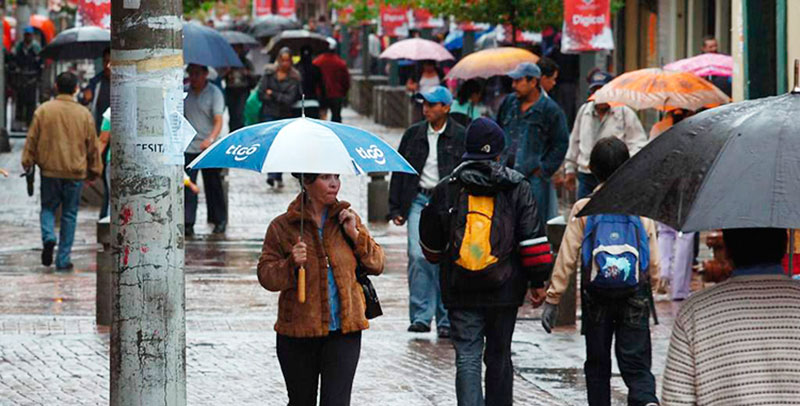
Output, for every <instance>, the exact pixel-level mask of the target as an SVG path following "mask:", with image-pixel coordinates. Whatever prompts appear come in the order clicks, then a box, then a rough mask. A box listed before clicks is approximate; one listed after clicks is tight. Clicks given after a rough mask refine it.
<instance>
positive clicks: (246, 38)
mask: <svg viewBox="0 0 800 406" xmlns="http://www.w3.org/2000/svg"><path fill="white" fill-rule="evenodd" d="M219 33H220V35H222V37H223V38H225V40H226V41H228V43H229V44H231V45H242V46H244V47H245V48H257V47H258V46H260V45H261V44H259V42H258V41H257V40H256V39H255V38H253V37H252V36H250V35H248V34H245V33H243V32H241V31H220V32H219Z"/></svg>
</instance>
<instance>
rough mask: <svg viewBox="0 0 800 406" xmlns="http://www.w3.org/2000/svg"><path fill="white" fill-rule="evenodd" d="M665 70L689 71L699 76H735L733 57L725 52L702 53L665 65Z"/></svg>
mask: <svg viewBox="0 0 800 406" xmlns="http://www.w3.org/2000/svg"><path fill="white" fill-rule="evenodd" d="M664 70H670V71H674V72H689V73H693V74H695V75H697V76H701V77H706V76H733V57H732V56H730V55H725V54H700V55H697V56H693V57H691V58H686V59H681V60H679V61H675V62H672V63H670V64H667V65H666V66H664Z"/></svg>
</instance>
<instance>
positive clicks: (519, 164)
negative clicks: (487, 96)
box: [497, 93, 569, 179]
mask: <svg viewBox="0 0 800 406" xmlns="http://www.w3.org/2000/svg"><path fill="white" fill-rule="evenodd" d="M519 106H520V101H519V99H517V96H516V95H515V94H513V93H512V94H510V95H508V96H506V98H505V100H503V103H502V104H501V105H500V111H499V112H498V113H497V124H499V125H500V127H502V128H503V130H505V134H506V150H505V151H504V152H503V156H502V162H504V163H506V164H509V163H510V162H513V168H514V169H516V170H517V171H519V172H521V173H522V174H524V175H525V176H526V177H528V176H530V175H531V173H533V171H535V170H536V169H539V168H541V169H542V175H541V176H542V177H543V178H545V179H549V178H550V177H551V176H553V174H554V173H555V172H556V171H557V170H558V168H559V167H560V166H561V163H562V162H563V161H564V156H565V155H566V153H567V146H568V143H569V130H568V129H567V119H566V117H565V116H564V111H563V110H561V107H559V106H558V104H556V102H554V101H553V100H552V99H551V98H549V97H547V96H545V95H544V94H542V96H541V97H540V98H539V101H537V102H536V103H535V104H534V105H533V106H531V107H530V108H529V109H528V110H527V111H525V112H520V111H519ZM514 146H516V152H514V151H512V150H511V149H512V148H513V147H514ZM511 158H513V160H511V161H510V162H509V160H510V159H511ZM509 166H511V165H509Z"/></svg>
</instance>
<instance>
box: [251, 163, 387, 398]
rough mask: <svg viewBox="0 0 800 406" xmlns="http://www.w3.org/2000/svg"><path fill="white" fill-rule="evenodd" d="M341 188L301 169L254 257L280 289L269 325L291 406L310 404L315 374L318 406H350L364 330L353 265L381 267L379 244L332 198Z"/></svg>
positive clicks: (333, 179) (262, 275)
mask: <svg viewBox="0 0 800 406" xmlns="http://www.w3.org/2000/svg"><path fill="white" fill-rule="evenodd" d="M340 186H341V182H340V181H339V175H333V174H321V175H318V174H305V175H304V176H303V177H302V182H301V188H302V191H301V192H300V194H299V195H298V196H297V198H296V199H295V200H294V202H292V203H291V204H290V205H289V209H288V210H287V212H286V213H284V214H282V215H280V216H278V217H277V218H275V219H274V220H273V221H272V223H270V225H269V229H268V230H267V236H266V237H265V238H264V246H263V248H262V251H261V258H260V259H259V261H258V280H259V282H260V283H261V285H262V286H263V287H264V288H265V289H267V290H270V291H273V292H280V297H279V299H278V321H277V322H276V323H275V330H276V331H277V332H278V338H277V350H278V361H279V362H280V364H281V371H282V372H283V378H284V380H285V381H286V389H287V390H288V392H289V405H290V406H312V405H316V404H317V386H318V382H319V380H320V377H321V378H322V384H321V390H320V392H321V394H320V405H323V406H334V405H335V406H339V405H341V406H347V405H349V404H350V391H351V390H352V386H353V377H354V376H355V372H356V366H357V365H358V357H359V353H360V351H361V331H362V330H365V329H367V328H368V327H369V323H368V322H367V319H366V317H365V316H364V310H365V302H364V293H363V290H362V288H361V285H360V284H359V283H358V281H357V280H356V267H357V266H359V265H360V266H361V267H362V268H363V269H364V270H365V271H366V272H367V273H369V274H372V275H377V274H380V273H381V272H383V262H384V254H383V249H382V248H381V247H380V245H378V244H377V243H376V242H375V240H373V239H372V237H371V236H370V235H369V232H368V231H367V229H366V228H365V227H364V226H363V224H361V220H360V219H359V217H358V215H356V214H355V212H354V211H353V210H351V209H350V204H349V203H346V202H340V201H339V200H337V199H336V195H337V193H338V192H339V187H340ZM301 203H302V204H301ZM301 218H302V220H303V227H302V228H301ZM301 230H302V233H301ZM301 267H303V268H304V269H305V271H302V272H301V271H300V268H301ZM303 280H305V282H303ZM303 285H304V286H303ZM302 296H305V297H304V299H301V297H302Z"/></svg>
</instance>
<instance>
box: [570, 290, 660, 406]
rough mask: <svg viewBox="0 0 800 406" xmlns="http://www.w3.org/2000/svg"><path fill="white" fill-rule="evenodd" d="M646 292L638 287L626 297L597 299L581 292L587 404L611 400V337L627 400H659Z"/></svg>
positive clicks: (637, 402) (593, 405)
mask: <svg viewBox="0 0 800 406" xmlns="http://www.w3.org/2000/svg"><path fill="white" fill-rule="evenodd" d="M648 295H649V293H648V292H647V290H646V289H640V290H639V291H638V292H637V293H636V294H635V295H633V296H631V297H630V298H627V299H616V300H599V299H597V298H593V297H589V296H588V295H587V294H584V295H582V300H583V301H584V306H583V309H584V313H583V314H584V316H583V323H584V325H583V327H584V334H585V336H586V363H585V364H584V365H583V369H584V372H585V373H586V388H587V391H588V395H589V405H591V406H601V405H602V406H608V405H610V404H611V383H610V382H611V339H612V337H614V336H616V340H615V343H614V350H615V351H616V355H617V363H618V366H619V370H620V373H621V374H622V379H623V380H624V381H625V385H626V386H627V387H628V404H629V405H632V406H639V405H646V404H648V403H651V402H652V403H658V399H657V398H656V381H655V378H654V377H653V374H652V373H651V372H650V365H651V350H652V347H651V344H650V324H649V323H650V320H649V318H650V306H649V305H650V304H649V301H648V300H649V296H648Z"/></svg>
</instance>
